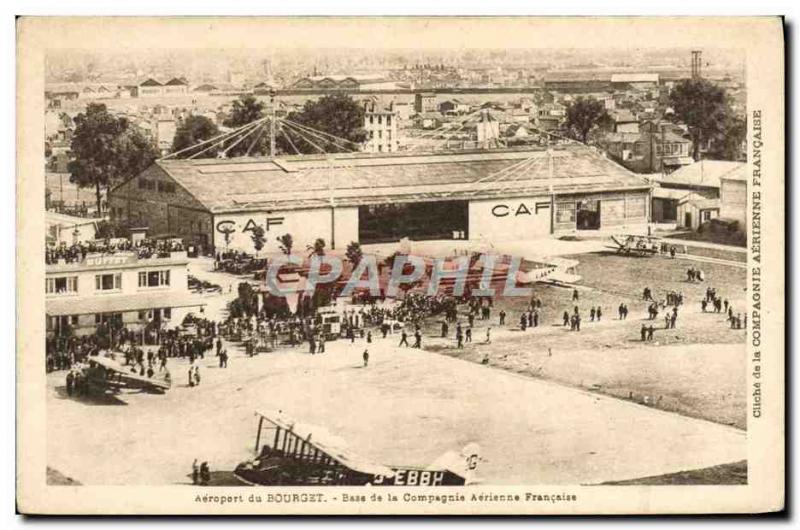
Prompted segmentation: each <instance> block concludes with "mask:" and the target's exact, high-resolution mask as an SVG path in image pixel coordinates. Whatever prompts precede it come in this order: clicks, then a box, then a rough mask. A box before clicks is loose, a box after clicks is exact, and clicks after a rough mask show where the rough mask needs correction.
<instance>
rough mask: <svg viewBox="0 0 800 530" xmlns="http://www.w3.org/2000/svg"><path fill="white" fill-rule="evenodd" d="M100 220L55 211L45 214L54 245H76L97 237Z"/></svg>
mask: <svg viewBox="0 0 800 530" xmlns="http://www.w3.org/2000/svg"><path fill="white" fill-rule="evenodd" d="M98 221H99V219H94V218H87V217H75V216H72V215H67V214H63V213H57V212H53V211H46V212H45V222H46V223H47V235H48V236H49V239H50V241H52V242H53V243H54V244H57V245H58V244H61V243H63V244H65V245H74V244H78V243H85V242H87V241H92V240H94V239H95V238H96V237H97V222H98Z"/></svg>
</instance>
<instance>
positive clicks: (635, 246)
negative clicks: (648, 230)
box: [607, 234, 661, 256]
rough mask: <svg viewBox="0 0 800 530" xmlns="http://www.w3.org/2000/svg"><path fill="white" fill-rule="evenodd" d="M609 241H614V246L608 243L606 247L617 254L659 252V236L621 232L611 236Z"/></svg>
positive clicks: (651, 254) (651, 253) (652, 253)
mask: <svg viewBox="0 0 800 530" xmlns="http://www.w3.org/2000/svg"><path fill="white" fill-rule="evenodd" d="M611 241H613V242H614V246H610V245H609V246H608V247H607V248H610V249H611V250H616V251H617V254H638V255H640V256H653V255H655V254H658V253H659V252H660V242H661V238H660V237H655V236H640V235H635V234H622V235H615V236H611Z"/></svg>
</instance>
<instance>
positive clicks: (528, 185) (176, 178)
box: [109, 145, 651, 254]
mask: <svg viewBox="0 0 800 530" xmlns="http://www.w3.org/2000/svg"><path fill="white" fill-rule="evenodd" d="M650 191H651V185H650V183H649V181H648V180H647V179H646V178H644V177H642V176H639V175H637V174H635V173H632V172H631V171H628V170H627V169H625V168H623V167H622V166H620V165H618V164H616V163H615V162H613V161H611V160H609V159H607V158H605V157H604V156H603V155H602V154H600V153H599V152H597V151H596V150H594V149H593V148H590V147H586V146H582V145H568V146H561V147H554V148H551V149H549V150H546V149H530V148H527V149H520V150H513V149H509V150H476V151H458V152H444V153H434V154H412V153H403V152H400V153H391V154H366V153H346V154H342V153H340V154H330V155H302V156H294V157H291V156H290V157H280V158H236V159H184V160H175V159H164V160H158V161H156V162H155V163H154V164H153V165H152V166H150V167H149V168H148V169H146V170H145V171H143V172H142V173H141V174H139V175H138V176H136V177H134V178H132V179H130V180H128V181H126V182H123V183H121V184H119V185H118V186H116V187H114V188H113V189H112V190H111V192H110V194H109V206H110V210H111V215H112V217H113V218H114V219H115V220H119V221H126V222H129V223H131V224H134V225H137V226H146V227H147V228H148V232H149V235H150V236H152V237H161V236H163V237H180V238H182V239H183V240H184V241H185V242H186V244H189V245H196V246H199V247H200V248H201V249H202V250H203V251H212V250H214V249H216V250H223V249H225V248H228V249H231V250H240V251H244V252H247V253H251V254H252V253H253V252H254V243H253V239H252V235H253V230H254V229H255V227H256V226H260V227H261V228H263V229H264V234H265V236H266V241H265V244H264V248H263V249H262V252H278V251H279V242H278V240H277V238H278V237H279V236H281V235H284V234H291V236H292V238H293V240H294V248H295V249H304V248H305V246H306V245H310V244H312V243H313V242H314V240H315V239H317V238H322V239H324V240H325V242H326V244H327V246H328V248H342V249H343V248H345V247H346V246H347V244H349V243H350V242H352V241H358V242H360V243H362V244H370V243H381V242H392V241H398V240H400V239H402V238H404V237H408V238H409V239H411V240H430V239H445V240H447V239H465V240H475V241H481V240H488V241H510V240H525V239H537V238H542V237H547V236H550V235H556V236H560V235H565V234H574V233H581V232H584V231H588V232H592V231H599V230H603V231H608V230H612V231H633V230H637V229H641V228H643V227H644V226H646V224H647V222H648V219H649V208H650V200H649V198H650Z"/></svg>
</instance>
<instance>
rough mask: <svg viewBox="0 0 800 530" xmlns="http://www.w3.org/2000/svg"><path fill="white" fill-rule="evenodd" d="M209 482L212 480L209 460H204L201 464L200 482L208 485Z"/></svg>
mask: <svg viewBox="0 0 800 530" xmlns="http://www.w3.org/2000/svg"><path fill="white" fill-rule="evenodd" d="M209 482H211V470H210V469H209V467H208V462H203V463H202V464H200V484H202V485H203V486H208V483H209Z"/></svg>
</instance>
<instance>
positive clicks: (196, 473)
mask: <svg viewBox="0 0 800 530" xmlns="http://www.w3.org/2000/svg"><path fill="white" fill-rule="evenodd" d="M199 483H200V468H199V466H198V465H197V459H196V458H195V459H194V462H192V484H194V485H197V484H199Z"/></svg>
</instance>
